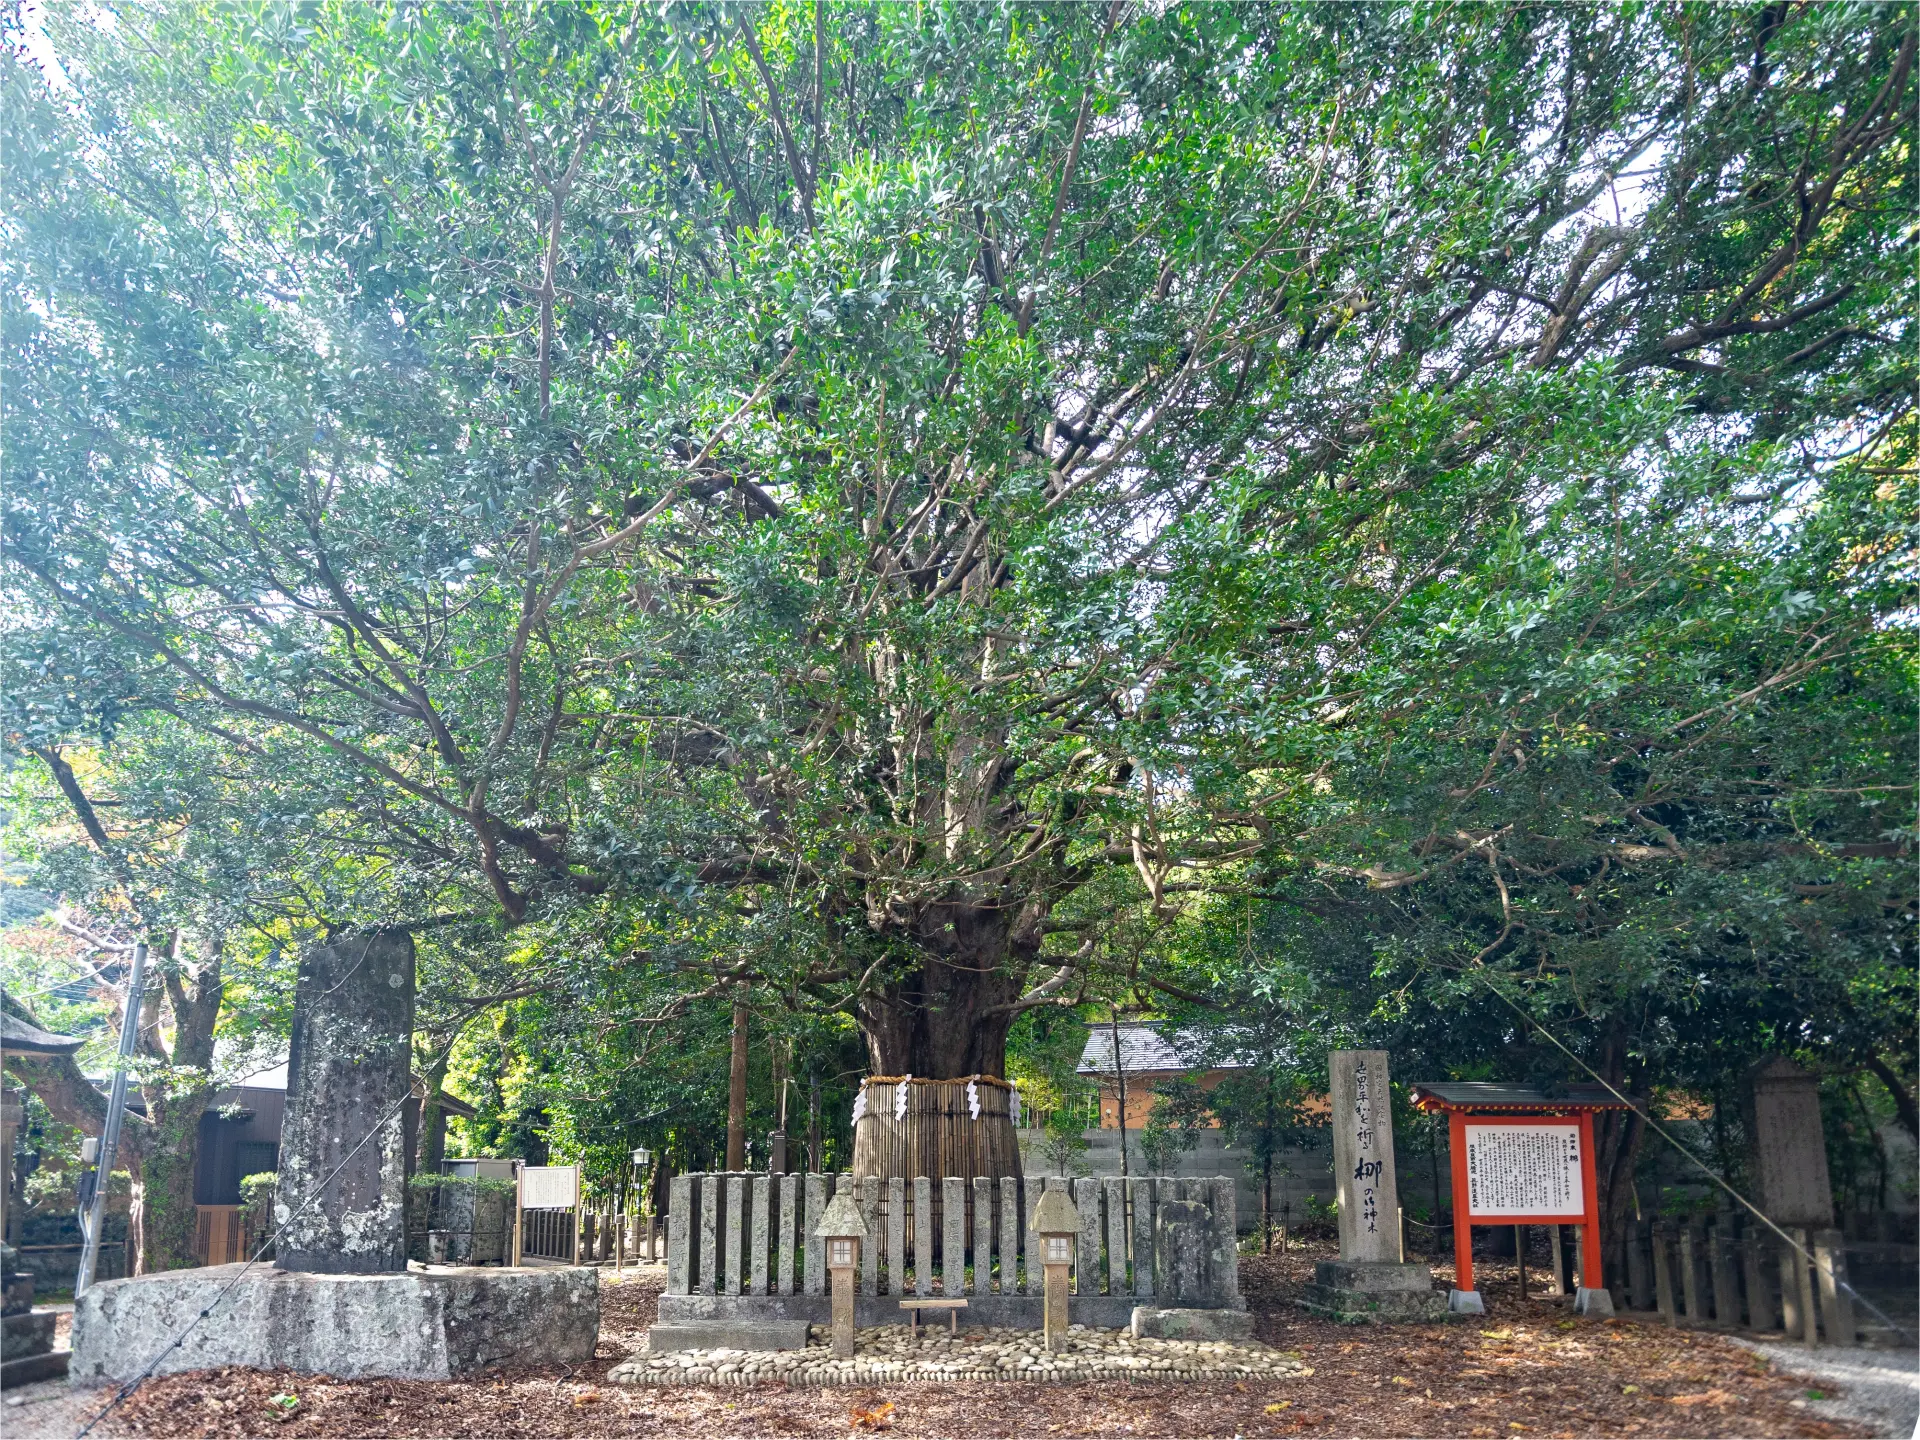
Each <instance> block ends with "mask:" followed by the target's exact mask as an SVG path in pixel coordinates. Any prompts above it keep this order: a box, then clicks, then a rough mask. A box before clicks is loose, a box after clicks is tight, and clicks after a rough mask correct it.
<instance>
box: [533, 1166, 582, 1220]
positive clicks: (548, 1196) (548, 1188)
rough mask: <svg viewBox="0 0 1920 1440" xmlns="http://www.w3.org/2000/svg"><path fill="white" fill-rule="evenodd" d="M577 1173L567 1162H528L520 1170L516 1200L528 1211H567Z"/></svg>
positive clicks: (575, 1194) (573, 1196)
mask: <svg viewBox="0 0 1920 1440" xmlns="http://www.w3.org/2000/svg"><path fill="white" fill-rule="evenodd" d="M579 1175H580V1172H579V1171H578V1170H576V1169H574V1168H573V1166H571V1165H529V1166H527V1168H526V1169H524V1170H522V1171H521V1172H520V1203H521V1205H522V1206H524V1207H525V1208H526V1209H528V1210H571V1209H573V1207H574V1203H575V1201H577V1200H578V1199H579V1191H578V1179H579Z"/></svg>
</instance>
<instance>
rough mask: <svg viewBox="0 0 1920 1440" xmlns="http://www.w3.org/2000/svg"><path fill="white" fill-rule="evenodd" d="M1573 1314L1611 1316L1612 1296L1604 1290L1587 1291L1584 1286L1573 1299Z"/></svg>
mask: <svg viewBox="0 0 1920 1440" xmlns="http://www.w3.org/2000/svg"><path fill="white" fill-rule="evenodd" d="M1573 1313H1574V1314H1576V1315H1611V1314H1613V1296H1612V1295H1610V1294H1608V1293H1607V1292H1606V1291H1605V1290H1589V1289H1587V1288H1586V1287H1585V1286H1584V1285H1583V1286H1581V1287H1580V1289H1579V1290H1578V1291H1576V1292H1575V1294H1574V1297H1573Z"/></svg>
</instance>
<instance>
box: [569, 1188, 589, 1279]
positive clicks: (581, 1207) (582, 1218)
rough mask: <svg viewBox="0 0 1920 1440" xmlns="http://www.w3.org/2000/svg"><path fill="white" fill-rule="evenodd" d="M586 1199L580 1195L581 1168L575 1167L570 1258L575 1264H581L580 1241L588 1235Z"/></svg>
mask: <svg viewBox="0 0 1920 1440" xmlns="http://www.w3.org/2000/svg"><path fill="white" fill-rule="evenodd" d="M585 1201H586V1197H585V1196H583V1195H581V1193H580V1167H579V1166H578V1165H575V1166H574V1167H573V1254H572V1255H571V1256H570V1257H569V1258H570V1259H571V1260H572V1261H573V1263H574V1264H576V1265H578V1264H580V1263H581V1255H580V1241H581V1238H582V1236H583V1235H584V1234H585V1233H586V1223H587V1212H586V1203H585Z"/></svg>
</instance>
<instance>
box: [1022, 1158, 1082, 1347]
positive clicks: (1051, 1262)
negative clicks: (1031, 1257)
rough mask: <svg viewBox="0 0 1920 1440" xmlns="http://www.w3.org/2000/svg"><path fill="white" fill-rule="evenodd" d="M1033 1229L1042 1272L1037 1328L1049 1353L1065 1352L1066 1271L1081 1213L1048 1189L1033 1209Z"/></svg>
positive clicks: (1058, 1192)
mask: <svg viewBox="0 0 1920 1440" xmlns="http://www.w3.org/2000/svg"><path fill="white" fill-rule="evenodd" d="M1033 1228H1034V1231H1035V1232H1036V1233H1037V1234H1038V1235H1039V1236H1040V1263H1041V1266H1042V1267H1043V1269H1044V1271H1045V1276H1046V1279H1045V1290H1044V1293H1045V1299H1044V1301H1043V1302H1042V1305H1041V1311H1040V1324H1041V1330H1042V1333H1043V1336H1044V1339H1045V1344H1046V1347H1047V1349H1049V1350H1064V1349H1066V1348H1067V1267H1068V1266H1069V1265H1071V1264H1072V1263H1073V1242H1074V1237H1075V1236H1077V1235H1078V1234H1079V1233H1080V1211H1079V1209H1078V1208H1077V1207H1076V1206H1075V1205H1074V1203H1073V1201H1071V1200H1070V1199H1068V1198H1067V1192H1066V1191H1064V1190H1054V1189H1051V1188H1049V1189H1048V1190H1047V1192H1046V1194H1044V1195H1042V1196H1041V1197H1040V1203H1039V1205H1037V1206H1036V1207H1034V1212H1033Z"/></svg>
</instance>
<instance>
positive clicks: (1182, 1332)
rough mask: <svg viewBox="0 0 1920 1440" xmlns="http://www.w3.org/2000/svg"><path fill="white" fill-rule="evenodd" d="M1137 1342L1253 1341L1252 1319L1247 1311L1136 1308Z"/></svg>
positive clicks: (1135, 1334) (1142, 1306)
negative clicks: (1148, 1340)
mask: <svg viewBox="0 0 1920 1440" xmlns="http://www.w3.org/2000/svg"><path fill="white" fill-rule="evenodd" d="M1130 1328H1131V1329H1132V1331H1133V1338H1134V1339H1136V1340H1146V1339H1152V1340H1251V1339H1252V1338H1253V1316H1252V1315H1251V1314H1249V1313H1248V1312H1247V1311H1245V1310H1163V1309H1160V1308H1158V1307H1156V1306H1153V1305H1136V1306H1134V1307H1133V1323H1132V1325H1131V1327H1130Z"/></svg>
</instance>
